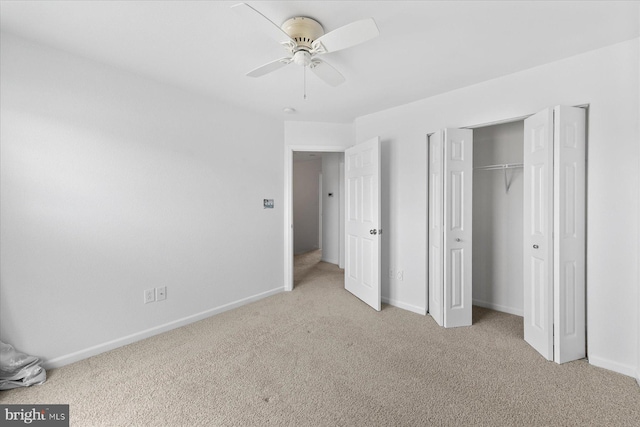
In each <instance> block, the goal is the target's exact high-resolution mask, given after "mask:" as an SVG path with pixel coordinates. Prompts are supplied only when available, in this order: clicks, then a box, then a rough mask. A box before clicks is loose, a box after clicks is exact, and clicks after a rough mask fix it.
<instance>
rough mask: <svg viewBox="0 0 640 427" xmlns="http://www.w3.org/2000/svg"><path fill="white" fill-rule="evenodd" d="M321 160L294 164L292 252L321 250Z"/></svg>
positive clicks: (320, 158) (319, 158) (300, 252)
mask: <svg viewBox="0 0 640 427" xmlns="http://www.w3.org/2000/svg"><path fill="white" fill-rule="evenodd" d="M322 162H323V161H322V157H320V156H318V157H317V158H316V159H314V160H304V161H295V162H293V183H292V185H293V226H294V229H293V253H294V254H296V255H297V254H302V253H305V252H309V251H312V250H315V249H318V248H319V247H320V193H319V190H320V189H319V186H320V173H321V172H322Z"/></svg>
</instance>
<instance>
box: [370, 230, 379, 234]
mask: <svg viewBox="0 0 640 427" xmlns="http://www.w3.org/2000/svg"><path fill="white" fill-rule="evenodd" d="M369 234H378V230H375V229H374V230H369Z"/></svg>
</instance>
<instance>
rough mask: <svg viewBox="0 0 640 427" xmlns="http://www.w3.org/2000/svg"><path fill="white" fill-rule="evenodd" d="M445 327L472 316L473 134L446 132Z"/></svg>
mask: <svg viewBox="0 0 640 427" xmlns="http://www.w3.org/2000/svg"><path fill="white" fill-rule="evenodd" d="M443 165H444V174H443V175H444V190H443V195H444V203H443V207H444V215H443V216H444V218H443V219H444V236H443V244H444V269H443V272H444V305H443V307H444V310H443V311H444V312H443V317H444V326H445V327H447V328H450V327H457V326H470V325H471V317H472V298H471V292H472V289H471V278H472V244H471V239H472V229H471V227H472V218H473V217H472V215H473V212H472V211H473V208H472V207H473V131H472V130H471V129H445V130H444V163H443Z"/></svg>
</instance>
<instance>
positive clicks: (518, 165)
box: [474, 163, 524, 193]
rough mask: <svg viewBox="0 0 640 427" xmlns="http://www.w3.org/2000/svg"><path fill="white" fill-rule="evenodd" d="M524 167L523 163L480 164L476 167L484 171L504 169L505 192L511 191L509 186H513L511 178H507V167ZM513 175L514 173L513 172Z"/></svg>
mask: <svg viewBox="0 0 640 427" xmlns="http://www.w3.org/2000/svg"><path fill="white" fill-rule="evenodd" d="M522 167H524V164H522V163H505V164H502V165H489V166H478V167H477V168H474V169H476V170H483V171H494V170H503V171H504V190H505V192H507V193H508V192H509V187H511V180H510V179H507V169H518V168H522ZM511 175H512V177H513V174H511Z"/></svg>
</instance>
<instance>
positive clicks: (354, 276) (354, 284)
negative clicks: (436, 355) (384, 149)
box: [344, 138, 381, 311]
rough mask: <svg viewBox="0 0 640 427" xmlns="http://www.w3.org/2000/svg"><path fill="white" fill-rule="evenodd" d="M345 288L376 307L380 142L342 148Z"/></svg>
mask: <svg viewBox="0 0 640 427" xmlns="http://www.w3.org/2000/svg"><path fill="white" fill-rule="evenodd" d="M345 180H346V195H345V198H346V221H345V240H346V248H345V252H346V254H345V255H346V259H345V280H344V283H345V288H346V289H347V290H348V291H349V292H351V293H352V294H354V295H355V296H357V297H358V298H360V299H361V300H362V301H364V302H365V303H367V304H368V305H370V306H371V307H373V308H374V309H376V310H378V311H379V310H380V309H381V289H380V238H381V237H380V233H379V230H380V143H379V140H378V138H374V139H371V140H369V141H366V142H364V143H362V144H358V145H356V146H355V147H352V148H349V149H347V150H346V151H345Z"/></svg>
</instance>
